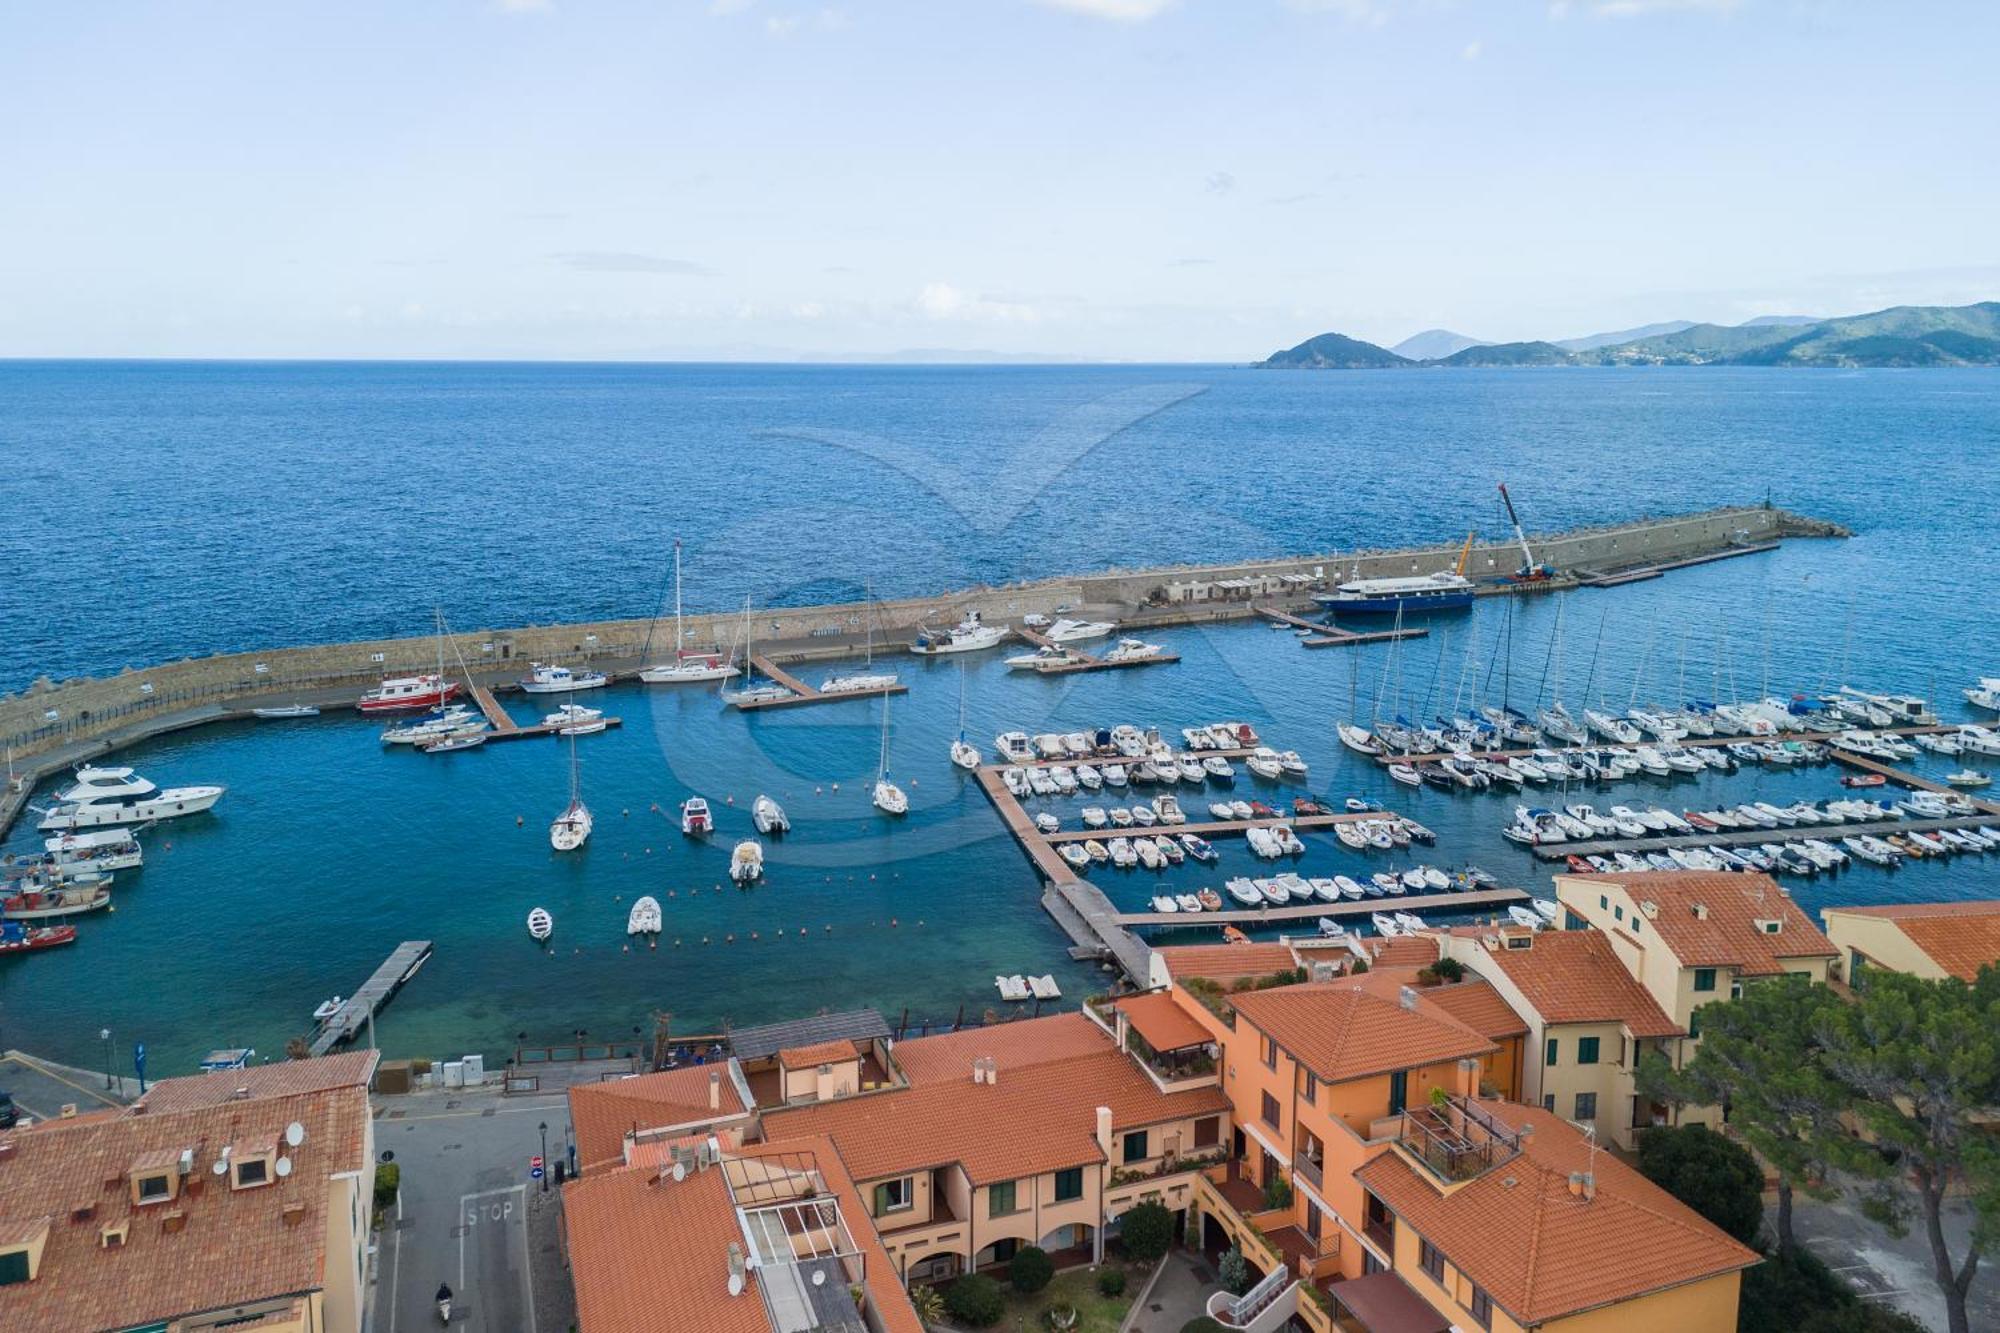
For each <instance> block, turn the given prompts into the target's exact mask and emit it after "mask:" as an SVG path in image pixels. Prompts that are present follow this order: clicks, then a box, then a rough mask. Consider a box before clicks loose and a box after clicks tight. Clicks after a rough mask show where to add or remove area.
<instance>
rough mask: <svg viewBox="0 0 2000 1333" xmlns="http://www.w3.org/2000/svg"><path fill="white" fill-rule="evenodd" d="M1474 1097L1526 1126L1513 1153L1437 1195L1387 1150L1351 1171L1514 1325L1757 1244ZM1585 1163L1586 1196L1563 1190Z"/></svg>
mask: <svg viewBox="0 0 2000 1333" xmlns="http://www.w3.org/2000/svg"><path fill="white" fill-rule="evenodd" d="M1481 1105H1482V1106H1483V1107H1484V1108H1485V1109H1487V1110H1489V1111H1491V1112H1493V1113H1494V1114H1495V1115H1496V1116H1497V1117H1498V1118H1499V1119H1501V1120H1502V1121H1504V1122H1505V1123H1506V1124H1508V1125H1509V1126H1511V1127H1513V1128H1516V1129H1520V1128H1525V1127H1529V1126H1532V1128H1533V1131H1534V1132H1533V1133H1532V1134H1531V1135H1530V1136H1529V1137H1528V1139H1527V1140H1526V1141H1525V1144H1524V1146H1523V1148H1522V1151H1521V1152H1520V1154H1519V1155H1517V1156H1515V1157H1513V1158H1511V1159H1509V1160H1507V1161H1505V1162H1503V1163H1501V1164H1500V1165H1498V1166H1495V1167H1494V1168H1492V1169H1491V1170H1489V1171H1487V1172H1486V1174H1484V1175H1482V1176H1480V1177H1478V1178H1477V1179H1475V1180H1473V1181H1472V1182H1471V1183H1469V1184H1466V1185H1462V1186H1460V1187H1458V1188H1457V1189H1454V1190H1453V1191H1452V1192H1451V1193H1450V1194H1445V1193H1442V1192H1440V1190H1439V1188H1438V1186H1437V1185H1436V1183H1435V1182H1434V1181H1433V1179H1432V1177H1431V1176H1430V1175H1429V1174H1428V1172H1426V1171H1423V1170H1421V1169H1420V1168H1418V1167H1416V1166H1413V1165H1411V1163H1410V1161H1409V1159H1408V1158H1406V1157H1404V1156H1403V1155H1402V1154H1401V1153H1400V1152H1395V1151H1391V1152H1386V1153H1383V1154H1381V1155H1380V1156H1378V1157H1375V1158H1374V1159H1372V1160H1371V1161H1369V1162H1368V1163H1367V1164H1365V1165H1363V1166H1362V1167H1360V1168H1358V1169H1357V1170H1356V1171H1355V1173H1354V1176H1355V1179H1357V1180H1359V1181H1360V1182H1361V1183H1362V1184H1363V1185H1364V1186H1366V1187H1367V1188H1368V1189H1369V1191H1370V1192H1372V1193H1373V1194H1374V1195H1375V1196H1376V1197H1378V1198H1380V1199H1381V1200H1382V1202H1383V1203H1385V1204H1387V1205H1388V1206H1389V1208H1390V1210H1391V1211H1392V1212H1394V1213H1395V1214H1396V1216H1397V1217H1398V1218H1399V1219H1401V1221H1402V1222H1403V1223H1404V1224H1405V1225H1408V1226H1410V1227H1412V1228H1413V1229H1414V1230H1415V1231H1416V1232H1417V1233H1418V1234H1419V1235H1421V1236H1422V1237H1424V1239H1426V1240H1428V1241H1430V1242H1431V1244H1433V1245H1435V1246H1436V1247H1437V1248H1438V1249H1440V1250H1442V1251H1443V1252H1444V1257H1445V1261H1446V1262H1447V1263H1450V1264H1452V1265H1453V1266H1455V1267H1457V1268H1459V1269H1461V1270H1462V1271H1463V1272H1464V1273H1465V1275H1466V1276H1467V1277H1468V1278H1469V1279H1471V1280H1472V1281H1473V1282H1475V1283H1477V1284H1478V1285H1479V1286H1480V1287H1481V1288H1482V1289H1483V1290H1485V1292H1486V1293H1487V1294H1488V1295H1489V1296H1491V1297H1492V1298H1493V1301H1494V1303H1495V1304H1496V1305H1499V1306H1500V1307H1501V1308H1502V1309H1504V1310H1506V1311H1507V1313H1508V1314H1510V1315H1511V1316H1513V1318H1514V1319H1515V1321H1516V1322H1518V1323H1521V1324H1528V1325H1533V1324H1539V1323H1542V1322H1543V1321H1545V1320H1553V1319H1557V1318H1561V1317H1563V1316H1565V1315H1571V1314H1576V1313H1578V1312H1580V1311H1583V1310H1588V1309H1594V1308H1596V1307H1599V1306H1604V1305H1610V1304H1613V1303H1616V1302H1618V1301H1624V1300H1630V1299H1632V1298H1633V1297H1635V1296H1641V1295H1644V1294H1646V1293H1648V1292H1653V1291H1659V1290H1661V1289H1663V1288H1666V1287H1672V1286H1678V1285H1680V1284H1682V1283H1686V1282H1692V1281H1695V1280H1697V1279H1700V1278H1706V1277H1713V1276H1716V1275H1718V1274H1722V1273H1729V1272H1734V1271H1736V1270H1738V1269H1742V1268H1747V1267H1749V1266H1750V1265H1752V1264H1754V1263H1756V1262H1758V1260H1759V1257H1760V1256H1759V1255H1758V1254H1757V1252H1756V1251H1755V1250H1752V1249H1749V1248H1748V1247H1746V1246H1743V1245H1739V1244H1738V1243H1737V1242H1735V1241H1734V1240H1731V1239H1730V1238H1729V1237H1728V1236H1726V1235H1724V1234H1723V1233H1722V1232H1721V1231H1719V1230H1717V1229H1716V1228H1715V1227H1714V1226H1712V1225H1710V1224H1709V1223H1708V1222H1706V1221H1704V1220H1703V1219H1702V1218H1701V1217H1700V1216H1699V1215H1698V1214H1697V1213H1695V1212H1694V1210H1693V1209H1691V1208H1688V1207H1687V1206H1686V1205H1684V1204H1682V1203H1680V1202H1679V1201H1678V1200H1676V1199H1675V1198H1674V1197H1673V1196H1672V1195H1670V1194H1668V1193H1667V1192H1666V1191H1665V1190H1663V1189H1661V1188H1660V1187H1659V1186H1657V1185H1655V1184H1653V1183H1652V1182H1651V1181H1649V1180H1647V1179H1646V1178H1645V1177H1644V1176H1642V1175H1640V1174H1639V1173H1638V1172H1637V1171H1635V1170H1633V1169H1632V1168H1631V1167H1629V1166H1626V1165H1625V1164H1624V1163H1623V1162H1620V1161H1619V1160H1618V1159H1617V1158H1616V1157H1614V1156H1613V1155H1612V1154H1611V1153H1608V1152H1604V1151H1602V1150H1600V1151H1598V1152H1596V1153H1595V1154H1592V1153H1591V1152H1590V1151H1589V1148H1588V1145H1587V1144H1586V1142H1585V1140H1584V1136H1583V1134H1582V1132H1581V1131H1579V1130H1578V1129H1577V1128H1576V1127H1575V1126H1573V1125H1571V1124H1569V1123H1568V1122H1567V1121H1565V1120H1563V1119H1562V1118H1560V1117H1559V1116H1556V1115H1554V1114H1552V1113H1550V1112H1547V1111H1542V1110H1538V1109H1533V1108H1530V1107H1526V1106H1518V1105H1515V1104H1513V1103H1506V1102H1483V1103H1481ZM1586 1170H1589V1171H1594V1173H1595V1178H1596V1186H1597V1187H1596V1192H1595V1197H1593V1198H1591V1199H1588V1200H1585V1199H1582V1198H1578V1197H1576V1196H1575V1195H1572V1194H1571V1193H1570V1192H1569V1177H1570V1174H1571V1173H1572V1172H1581V1171H1586Z"/></svg>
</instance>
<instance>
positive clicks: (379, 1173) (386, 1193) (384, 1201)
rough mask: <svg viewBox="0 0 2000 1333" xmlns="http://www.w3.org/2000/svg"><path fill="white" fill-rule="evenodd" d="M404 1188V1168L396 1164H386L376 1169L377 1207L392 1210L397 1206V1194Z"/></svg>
mask: <svg viewBox="0 0 2000 1333" xmlns="http://www.w3.org/2000/svg"><path fill="white" fill-rule="evenodd" d="M402 1188H403V1168H402V1167H400V1166H398V1165H396V1164H395V1163H394V1162H384V1163H382V1165H380V1166H378V1167H376V1168H375V1206H376V1207H377V1208H390V1207H393V1206H394V1205H395V1202H396V1192H397V1191H398V1190H400V1189H402Z"/></svg>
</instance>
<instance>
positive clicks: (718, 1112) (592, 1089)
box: [569, 1064, 748, 1171]
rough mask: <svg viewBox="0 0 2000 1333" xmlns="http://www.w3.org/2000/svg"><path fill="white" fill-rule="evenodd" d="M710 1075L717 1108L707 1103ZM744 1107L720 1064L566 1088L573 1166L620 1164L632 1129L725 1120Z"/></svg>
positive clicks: (741, 1110)
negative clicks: (573, 1144) (716, 1081)
mask: <svg viewBox="0 0 2000 1333" xmlns="http://www.w3.org/2000/svg"><path fill="white" fill-rule="evenodd" d="M711 1073H714V1074H715V1075H717V1076H718V1077H719V1079H720V1083H719V1084H718V1091H719V1092H720V1094H721V1095H720V1097H719V1101H720V1103H721V1104H720V1106H719V1107H716V1108H711V1107H710V1106H709V1104H708V1089H709V1081H708V1080H709V1075H710V1074H711ZM747 1110H748V1108H747V1107H745V1106H744V1105H743V1099H742V1098H741V1097H739V1096H737V1093H736V1081H735V1080H734V1079H732V1078H730V1076H729V1070H728V1069H727V1068H725V1067H724V1066H722V1065H719V1064H711V1065H689V1066H688V1067H687V1068H685V1069H669V1070H666V1071H664V1072H662V1073H658V1074H641V1075H639V1076H638V1077H637V1078H621V1079H616V1080H614V1081H612V1082H610V1083H582V1084H578V1085H577V1086H575V1087H573V1088H571V1089H570V1090H569V1119H570V1124H571V1126H573V1127H574V1128H575V1130H576V1160H577V1166H578V1169H579V1170H583V1171H588V1170H590V1169H591V1168H592V1167H601V1166H604V1165H605V1164H606V1163H612V1162H619V1163H622V1162H623V1161H624V1160H625V1136H626V1135H627V1134H631V1133H633V1132H635V1131H638V1130H647V1129H665V1128H666V1127H667V1126H669V1125H690V1124H697V1123H705V1122H708V1121H713V1120H728V1119H730V1118H732V1117H735V1116H740V1115H743V1114H745V1112H746V1111H747Z"/></svg>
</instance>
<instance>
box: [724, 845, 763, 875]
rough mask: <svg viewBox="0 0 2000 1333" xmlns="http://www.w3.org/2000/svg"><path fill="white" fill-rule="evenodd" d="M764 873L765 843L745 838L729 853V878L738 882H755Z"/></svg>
mask: <svg viewBox="0 0 2000 1333" xmlns="http://www.w3.org/2000/svg"><path fill="white" fill-rule="evenodd" d="M763 875H764V844H763V843H761V842H758V841H757V840H756V839H755V838H745V839H744V840H743V841H742V842H739V843H737V844H736V849H735V850H734V851H732V852H730V853H729V878H731V879H733V880H735V881H736V882H737V883H738V884H754V883H756V882H757V881H758V880H759V879H761V878H763Z"/></svg>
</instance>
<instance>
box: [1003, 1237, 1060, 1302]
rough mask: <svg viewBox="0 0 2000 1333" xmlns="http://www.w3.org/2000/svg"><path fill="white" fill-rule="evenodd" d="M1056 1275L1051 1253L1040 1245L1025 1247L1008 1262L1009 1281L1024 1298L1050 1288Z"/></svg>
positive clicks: (1015, 1252)
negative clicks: (1050, 1282)
mask: <svg viewBox="0 0 2000 1333" xmlns="http://www.w3.org/2000/svg"><path fill="white" fill-rule="evenodd" d="M1055 1275H1056V1266H1055V1264H1054V1262H1053V1261H1051V1260H1050V1258H1049V1252H1048V1251H1047V1250H1045V1249H1043V1248H1042V1247H1041V1246H1039V1245H1023V1246H1022V1247H1021V1248H1020V1249H1018V1250H1016V1251H1014V1257H1013V1258H1012V1259H1009V1260H1008V1261H1007V1280H1008V1281H1009V1282H1011V1283H1013V1284H1014V1290H1016V1291H1018V1292H1020V1293H1021V1294H1022V1295H1023V1296H1032V1295H1034V1294H1035V1293H1036V1292H1038V1291H1040V1290H1041V1289H1042V1288H1043V1287H1046V1286H1048V1285H1049V1279H1050V1278H1052V1277H1054V1276H1055Z"/></svg>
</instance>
